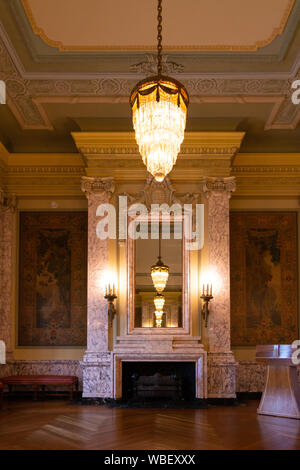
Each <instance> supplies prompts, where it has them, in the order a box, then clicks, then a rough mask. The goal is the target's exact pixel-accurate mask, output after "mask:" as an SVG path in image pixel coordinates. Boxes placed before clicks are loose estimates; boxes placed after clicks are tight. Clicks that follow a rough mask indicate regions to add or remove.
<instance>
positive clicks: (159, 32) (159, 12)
mask: <svg viewBox="0 0 300 470" xmlns="http://www.w3.org/2000/svg"><path fill="white" fill-rule="evenodd" d="M161 72H162V0H158V2H157V75H158V76H159V77H160V76H161Z"/></svg>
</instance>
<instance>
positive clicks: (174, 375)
mask: <svg viewBox="0 0 300 470" xmlns="http://www.w3.org/2000/svg"><path fill="white" fill-rule="evenodd" d="M195 390H196V383H195V363H194V362H122V399H123V400H124V401H137V402H157V401H160V402H161V401H192V400H195V398H196V393H195Z"/></svg>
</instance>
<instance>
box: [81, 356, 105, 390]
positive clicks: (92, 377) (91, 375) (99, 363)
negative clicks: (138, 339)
mask: <svg viewBox="0 0 300 470" xmlns="http://www.w3.org/2000/svg"><path fill="white" fill-rule="evenodd" d="M80 365H81V366H82V372H83V393H82V396H83V398H113V374H112V354H111V353H110V352H93V351H86V353H85V355H84V358H83V361H82V362H81V363H80Z"/></svg>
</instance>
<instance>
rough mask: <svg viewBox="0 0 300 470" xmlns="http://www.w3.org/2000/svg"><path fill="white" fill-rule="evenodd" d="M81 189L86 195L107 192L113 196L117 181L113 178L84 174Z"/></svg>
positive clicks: (109, 195)
mask: <svg viewBox="0 0 300 470" xmlns="http://www.w3.org/2000/svg"><path fill="white" fill-rule="evenodd" d="M81 190H82V191H83V192H84V193H85V195H86V197H90V196H91V195H92V194H99V193H107V194H108V197H111V196H112V194H113V193H114V191H115V182H114V179H113V178H91V177H88V176H83V177H82V178H81Z"/></svg>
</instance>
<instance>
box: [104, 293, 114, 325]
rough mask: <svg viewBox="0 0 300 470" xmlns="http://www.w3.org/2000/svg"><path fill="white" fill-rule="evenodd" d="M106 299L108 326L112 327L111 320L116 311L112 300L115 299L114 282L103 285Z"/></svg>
mask: <svg viewBox="0 0 300 470" xmlns="http://www.w3.org/2000/svg"><path fill="white" fill-rule="evenodd" d="M104 298H105V299H106V300H107V313H108V318H109V326H110V327H112V322H113V319H114V316H115V314H116V313H117V310H116V307H115V304H114V301H115V300H116V299H117V294H116V290H115V285H114V284H106V286H105V296H104Z"/></svg>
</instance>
